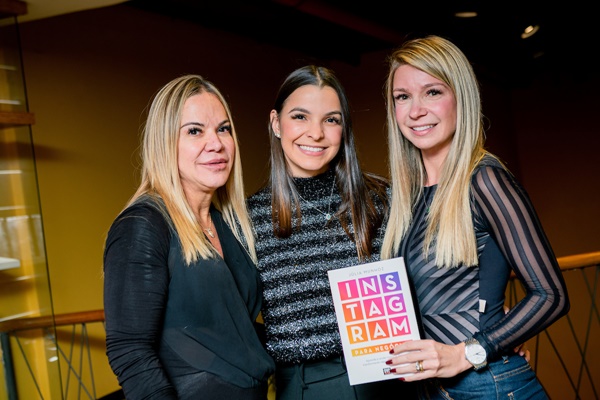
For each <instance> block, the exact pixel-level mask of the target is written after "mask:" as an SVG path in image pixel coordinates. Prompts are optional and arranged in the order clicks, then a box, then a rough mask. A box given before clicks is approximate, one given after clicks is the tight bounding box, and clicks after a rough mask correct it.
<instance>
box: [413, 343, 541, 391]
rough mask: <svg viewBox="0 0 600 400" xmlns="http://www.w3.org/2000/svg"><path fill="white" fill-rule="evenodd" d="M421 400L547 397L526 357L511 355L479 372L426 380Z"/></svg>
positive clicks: (420, 386)
mask: <svg viewBox="0 0 600 400" xmlns="http://www.w3.org/2000/svg"><path fill="white" fill-rule="evenodd" d="M419 399H421V400H450V399H453V400H467V399H468V400H475V399H481V400H548V395H547V394H546V392H545V390H544V388H543V387H542V384H541V383H540V381H539V380H538V379H537V377H536V376H535V372H534V371H533V370H532V369H531V366H530V365H529V363H528V362H527V360H525V357H522V356H520V355H518V354H511V355H508V356H503V357H502V358H501V359H500V360H498V361H494V362H491V363H489V364H488V366H487V367H486V368H483V369H482V370H480V371H475V370H472V369H471V370H468V371H465V372H463V373H462V374H460V375H457V376H455V377H453V378H438V379H430V380H427V381H424V382H423V383H421V384H420V385H419Z"/></svg>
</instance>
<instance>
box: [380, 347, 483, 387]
mask: <svg viewBox="0 0 600 400" xmlns="http://www.w3.org/2000/svg"><path fill="white" fill-rule="evenodd" d="M390 353H391V354H393V356H392V357H391V358H390V359H388V360H387V361H386V364H387V365H389V366H390V367H391V368H392V371H391V372H392V373H395V374H397V375H400V376H401V378H400V379H401V380H404V381H406V382H412V381H418V380H422V379H427V378H433V377H439V378H449V377H452V376H456V375H458V374H459V373H461V372H463V371H466V370H467V369H469V368H472V365H471V364H470V363H469V362H468V361H467V360H466V358H465V344H464V343H459V344H457V345H447V344H443V343H439V342H436V341H434V340H429V339H427V340H409V341H406V342H403V343H402V344H400V345H398V346H396V347H394V349H392V350H391V351H390Z"/></svg>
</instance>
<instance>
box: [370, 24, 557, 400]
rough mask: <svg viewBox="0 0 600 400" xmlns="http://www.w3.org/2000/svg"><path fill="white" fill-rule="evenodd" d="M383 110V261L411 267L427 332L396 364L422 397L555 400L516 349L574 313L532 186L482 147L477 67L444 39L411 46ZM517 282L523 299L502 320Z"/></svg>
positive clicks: (390, 81) (393, 71)
mask: <svg viewBox="0 0 600 400" xmlns="http://www.w3.org/2000/svg"><path fill="white" fill-rule="evenodd" d="M386 102H387V123H388V145H389V162H390V176H391V179H392V201H391V209H390V217H389V221H388V226H387V231H386V235H385V238H384V242H383V246H382V258H391V257H397V256H401V257H403V258H404V261H405V264H406V266H407V269H408V272H409V276H410V278H411V280H412V283H413V285H414V287H415V291H416V297H417V300H418V305H419V310H420V314H421V321H422V326H423V330H424V333H425V339H424V340H416V341H408V342H405V343H403V344H401V345H399V346H396V347H395V348H394V349H393V350H392V351H391V353H392V354H393V356H391V358H390V359H389V360H388V361H387V364H388V365H390V366H391V367H392V371H393V372H395V373H396V374H399V375H401V380H405V381H407V382H413V381H419V382H420V384H419V391H420V394H419V395H420V398H423V399H448V398H454V399H490V398H510V396H509V394H510V393H513V395H514V396H515V398H527V399H546V398H547V395H546V394H545V392H544V389H543V387H542V386H541V384H540V382H539V381H538V379H537V377H536V376H535V373H534V371H533V370H532V369H531V367H530V365H529V364H528V362H527V360H526V358H525V357H521V356H520V355H518V354H516V353H515V352H514V350H513V349H514V348H515V347H518V345H519V344H521V343H525V342H526V341H527V340H528V339H530V338H532V337H534V336H535V335H537V334H538V333H540V332H541V331H543V330H544V329H546V328H547V327H548V326H550V325H551V324H552V323H554V322H555V321H557V320H558V319H559V318H561V317H562V316H564V315H565V314H566V313H567V312H568V311H569V299H568V296H567V290H566V287H565V283H564V280H563V278H562V274H561V271H560V269H559V266H558V263H557V261H556V257H555V256H554V253H553V250H552V247H551V246H550V243H549V241H548V239H547V237H546V235H545V233H544V231H543V229H542V225H541V223H540V221H539V219H538V216H537V214H536V212H535V210H534V207H533V205H532V203H531V201H530V199H529V197H528V195H527V193H526V191H525V189H524V188H523V187H522V186H521V185H520V184H519V183H518V182H517V180H516V179H515V177H514V176H513V175H512V174H511V173H510V172H509V170H508V169H507V168H506V166H505V165H503V164H502V163H501V162H500V160H499V159H498V158H497V157H495V156H494V155H493V154H490V153H489V152H488V151H486V150H485V148H484V128H483V124H482V118H483V117H482V110H481V100H480V93H479V84H478V82H477V80H476V77H475V73H474V71H473V69H472V67H471V64H470V63H469V61H468V59H467V58H466V56H465V55H464V54H463V52H462V51H461V50H460V49H459V48H458V47H457V46H456V45H454V44H453V43H452V42H450V41H448V40H446V39H444V38H441V37H439V36H428V37H424V38H417V39H413V40H408V41H406V42H405V43H403V44H402V45H401V46H400V48H399V49H397V50H396V51H395V52H393V53H392V55H391V57H390V64H389V75H388V78H387V83H386ZM511 273H515V274H516V277H517V279H519V281H520V282H521V283H522V285H523V287H524V289H525V291H526V294H525V297H524V298H523V299H522V300H521V301H519V302H518V303H517V304H516V305H515V306H514V307H513V308H512V309H511V310H510V311H508V313H505V311H504V309H503V307H504V301H505V297H504V295H505V291H506V288H507V284H508V279H509V277H510V274H511Z"/></svg>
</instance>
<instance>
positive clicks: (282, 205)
mask: <svg viewBox="0 0 600 400" xmlns="http://www.w3.org/2000/svg"><path fill="white" fill-rule="evenodd" d="M307 85H314V86H317V87H319V88H324V87H330V88H332V89H333V90H335V92H336V93H337V96H338V98H339V101H340V105H341V108H342V110H341V111H342V142H343V144H342V146H341V147H340V150H339V151H338V154H336V156H335V157H334V158H333V160H332V161H331V164H330V166H329V167H330V169H333V170H334V172H335V177H336V185H337V188H338V190H339V192H340V195H341V198H342V204H341V205H340V207H339V208H338V210H337V211H336V216H337V217H338V218H339V220H340V222H341V224H342V227H343V228H344V230H345V231H346V234H347V235H348V236H349V237H350V238H351V239H352V240H353V241H354V242H355V244H356V251H357V254H358V257H359V259H364V258H366V257H369V256H370V255H371V253H372V241H373V239H374V238H375V235H376V232H377V228H378V227H379V226H380V225H381V223H382V221H383V215H381V214H380V213H379V212H378V211H377V208H376V206H375V203H374V201H373V198H372V197H371V195H372V194H373V193H374V194H376V196H378V197H379V198H380V199H381V201H382V202H383V204H385V205H386V206H387V201H386V199H387V197H386V193H385V188H386V186H387V182H386V180H385V179H383V178H382V177H379V176H377V175H374V174H371V173H366V172H363V171H362V169H361V167H360V162H359V160H358V156H357V152H356V146H355V143H354V132H353V130H352V119H351V117H350V105H349V102H348V98H347V96H346V92H345V90H344V88H343V86H342V84H341V83H340V81H339V80H338V78H337V77H336V76H335V74H334V72H333V71H332V70H330V69H328V68H325V67H321V66H315V65H307V66H304V67H301V68H299V69H297V70H295V71H293V72H292V73H291V74H290V75H288V76H287V78H286V79H285V80H284V82H283V84H282V85H281V87H280V88H279V92H278V93H277V97H276V99H275V104H274V105H273V109H274V110H275V111H276V112H277V113H278V114H279V113H281V110H282V109H283V106H284V104H285V102H286V100H287V99H288V97H289V96H290V95H291V94H292V93H293V92H294V91H295V90H296V89H298V88H300V87H303V86H307ZM268 128H269V137H270V143H271V158H270V165H271V175H270V184H271V191H272V197H271V207H272V211H273V212H272V222H273V234H274V235H275V236H277V237H281V238H285V237H289V236H290V235H291V234H292V231H293V229H294V227H293V226H292V210H294V209H295V210H296V217H297V228H299V227H300V223H301V218H302V215H301V214H302V213H301V210H300V202H299V198H298V195H297V193H296V186H295V184H294V182H293V176H292V173H291V171H290V169H289V167H288V165H287V162H286V159H285V154H284V152H283V148H282V146H281V141H280V140H279V139H277V138H276V137H275V132H274V131H273V128H272V126H271V124H270V123H269V125H268ZM348 215H349V218H350V220H351V222H352V226H353V227H354V234H352V233H351V232H350V229H349V228H348Z"/></svg>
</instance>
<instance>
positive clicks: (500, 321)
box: [398, 157, 569, 360]
mask: <svg viewBox="0 0 600 400" xmlns="http://www.w3.org/2000/svg"><path fill="white" fill-rule="evenodd" d="M436 189H437V186H431V187H426V188H424V195H423V197H422V198H421V199H420V202H419V203H418V204H417V206H416V208H415V212H414V215H413V223H412V224H411V226H410V228H409V231H408V232H407V234H406V235H405V238H404V239H403V241H402V243H401V248H400V252H399V254H398V255H399V256H403V257H404V259H405V262H406V265H407V268H408V271H409V275H410V276H411V278H412V280H413V284H414V286H415V288H416V293H417V298H418V303H419V308H420V310H421V317H422V321H423V327H424V330H425V335H426V337H427V338H432V339H435V340H437V341H439V342H442V343H446V344H456V343H459V342H461V341H464V340H465V339H467V338H470V337H471V336H474V337H475V338H476V339H477V340H478V341H479V342H480V343H481V344H482V345H483V346H484V347H485V348H486V350H487V353H488V360H493V359H494V358H497V357H498V356H499V355H501V354H508V353H512V349H513V348H514V347H515V346H516V345H518V344H521V343H524V342H525V341H527V340H528V339H530V338H532V337H533V336H535V335H536V334H538V333H539V332H541V331H542V330H544V329H545V328H547V327H548V326H550V325H551V324H552V323H554V322H555V321H556V320H558V319H559V318H560V317H562V316H564V315H565V314H566V313H567V312H568V311H569V299H568V296H567V288H566V286H565V282H564V280H563V277H562V273H561V270H560V268H559V266H558V262H557V260H556V257H555V255H554V253H553V250H552V248H551V246H550V243H549V241H548V239H547V237H546V235H545V233H544V231H543V229H542V225H541V223H540V221H539V219H538V216H537V214H536V212H535V210H534V207H533V205H532V203H531V201H530V199H529V197H528V195H527V193H526V191H525V190H524V189H523V187H522V186H521V185H520V184H519V183H518V182H517V181H516V180H515V179H514V177H513V176H512V175H511V174H510V173H509V172H508V171H507V170H506V169H505V168H504V167H503V166H502V165H501V164H500V163H498V162H497V161H496V160H495V159H493V158H491V157H485V158H484V159H483V160H482V162H481V163H480V164H479V165H478V167H477V168H476V170H475V171H474V173H473V176H472V179H471V206H472V214H473V221H474V228H475V235H476V239H477V246H478V257H479V264H478V265H477V266H475V267H465V266H459V267H458V268H437V267H436V266H435V245H434V244H432V245H431V246H430V253H429V255H428V257H425V254H424V253H423V251H422V249H423V239H424V233H425V228H426V217H427V209H428V204H431V201H432V200H433V196H434V194H435V190H436ZM511 271H514V272H515V274H516V277H517V278H518V280H519V281H520V282H521V283H522V285H523V288H524V290H525V292H526V293H525V297H524V298H523V299H522V300H521V301H519V302H518V303H517V304H516V305H515V306H514V307H513V308H512V309H511V310H510V311H509V313H508V314H506V315H505V313H504V310H503V306H504V302H505V292H506V288H507V285H508V280H509V277H510V274H511Z"/></svg>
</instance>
